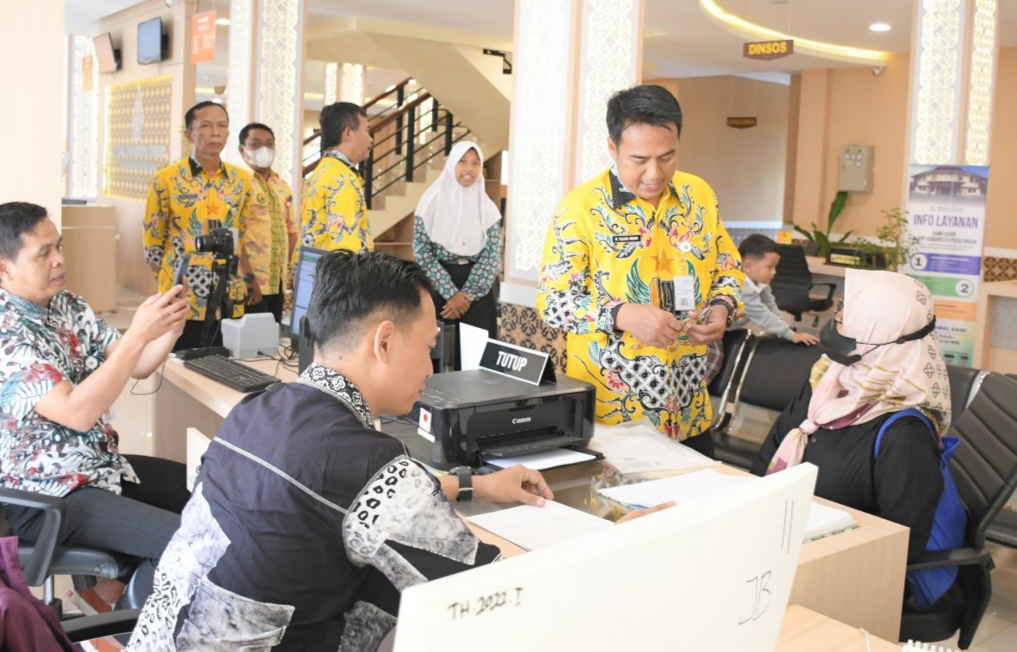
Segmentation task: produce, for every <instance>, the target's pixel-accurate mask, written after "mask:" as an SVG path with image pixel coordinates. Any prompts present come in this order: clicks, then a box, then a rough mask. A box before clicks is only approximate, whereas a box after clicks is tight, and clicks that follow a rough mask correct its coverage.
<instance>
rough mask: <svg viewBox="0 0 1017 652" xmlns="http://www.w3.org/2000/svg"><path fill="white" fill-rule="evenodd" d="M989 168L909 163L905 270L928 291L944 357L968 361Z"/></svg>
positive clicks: (964, 363) (962, 362)
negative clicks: (911, 242) (912, 245)
mask: <svg viewBox="0 0 1017 652" xmlns="http://www.w3.org/2000/svg"><path fill="white" fill-rule="evenodd" d="M988 187H989V168H988V167H987V166H973V165H938V166H930V165H912V166H911V185H910V193H909V197H908V232H909V234H910V235H911V236H913V237H915V238H916V239H917V241H918V244H917V247H916V252H913V253H912V254H911V258H910V260H909V268H908V269H907V270H906V271H907V272H908V273H909V274H911V276H914V277H915V278H917V279H918V280H920V281H921V282H922V283H924V284H925V285H926V286H928V288H929V290H930V291H932V295H933V297H934V298H935V301H936V318H937V328H936V331H937V332H938V333H939V341H940V345H941V346H942V349H943V356H944V357H945V358H946V362H948V363H950V364H956V365H960V366H965V367H967V366H970V365H971V357H972V353H973V351H974V343H975V315H976V312H977V306H978V284H979V283H980V282H981V279H982V244H983V241H984V234H985V199H986V193H987V192H988Z"/></svg>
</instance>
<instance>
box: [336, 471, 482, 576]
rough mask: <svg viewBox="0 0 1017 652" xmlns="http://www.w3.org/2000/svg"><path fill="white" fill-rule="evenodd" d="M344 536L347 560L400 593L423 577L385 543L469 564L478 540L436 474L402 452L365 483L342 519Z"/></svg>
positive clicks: (472, 562) (473, 556)
mask: <svg viewBox="0 0 1017 652" xmlns="http://www.w3.org/2000/svg"><path fill="white" fill-rule="evenodd" d="M343 538H344V540H345V541H344V543H345V544H346V552H347V555H348V556H349V558H350V561H352V562H353V563H354V564H356V565H358V566H367V565H371V566H374V567H375V568H377V569H378V570H380V571H381V572H382V573H384V575H385V577H387V578H388V580H389V581H390V582H392V584H393V585H394V586H395V587H396V588H397V589H399V590H400V591H402V590H403V589H405V588H407V587H410V586H413V585H415V584H420V583H421V582H426V581H427V578H426V577H424V576H423V575H422V574H421V573H420V571H418V570H417V569H416V568H414V566H413V564H412V563H411V562H410V561H408V560H407V559H405V558H404V557H403V556H402V555H400V554H399V553H398V552H396V551H395V550H393V549H392V548H391V547H390V546H388V545H386V542H387V541H393V542H396V543H400V544H403V545H406V546H408V547H411V548H415V549H417V550H425V551H427V552H430V553H434V554H436V555H441V556H443V557H446V558H448V559H452V560H455V561H457V562H460V563H463V564H469V565H473V564H474V563H475V559H476V555H477V538H476V537H475V536H473V534H472V533H471V532H470V531H469V529H468V528H467V527H466V525H465V524H464V523H463V521H462V519H460V518H459V516H457V515H456V513H455V511H454V510H453V509H452V506H451V505H450V504H449V503H448V502H446V501H445V500H444V496H443V495H442V493H441V487H440V486H439V485H438V483H437V482H436V481H435V479H434V477H433V476H431V475H429V474H428V473H427V472H426V471H424V470H423V469H422V468H420V466H419V465H417V464H416V463H415V462H413V461H412V460H411V459H410V458H408V457H406V456H405V455H401V456H399V457H397V458H396V459H394V460H392V462H390V463H389V464H387V465H385V468H384V469H382V470H381V471H379V472H378V473H377V475H375V477H374V478H373V479H372V480H371V482H369V483H367V486H366V487H365V488H364V490H363V491H362V492H361V493H360V495H359V496H358V497H357V500H356V501H354V503H353V507H352V508H350V512H349V514H347V516H346V518H345V519H344V520H343Z"/></svg>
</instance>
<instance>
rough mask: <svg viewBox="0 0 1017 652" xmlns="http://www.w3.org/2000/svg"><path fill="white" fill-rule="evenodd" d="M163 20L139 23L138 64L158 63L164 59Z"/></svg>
mask: <svg viewBox="0 0 1017 652" xmlns="http://www.w3.org/2000/svg"><path fill="white" fill-rule="evenodd" d="M162 46H163V37H162V18H159V17H156V18H153V19H151V20H146V21H145V22H143V23H138V64H139V65H145V64H148V63H158V62H159V61H162V57H163V47H162Z"/></svg>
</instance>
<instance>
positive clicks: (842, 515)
mask: <svg viewBox="0 0 1017 652" xmlns="http://www.w3.org/2000/svg"><path fill="white" fill-rule="evenodd" d="M758 481H759V478H757V477H755V476H746V475H727V474H724V473H718V472H716V471H711V470H710V469H704V470H702V471H695V472H693V473H686V474H684V475H676V476H674V477H671V478H663V479H661V480H650V481H648V482H639V483H636V484H627V485H623V486H620V487H611V488H609V489H598V490H597V491H598V493H600V494H601V495H603V496H606V497H607V498H610V499H611V500H614V501H615V502H618V503H621V504H623V505H627V506H628V507H631V508H633V509H642V508H644V507H653V506H654V505H659V504H660V503H664V502H667V501H669V500H673V501H675V502H676V503H678V504H681V503H685V502H688V501H690V500H696V499H699V498H703V497H709V496H711V495H713V494H716V493H717V492H720V491H724V490H725V489H728V488H730V487H735V486H739V485H743V484H746V483H751V482H758ZM856 525H857V523H855V519H854V517H852V516H851V514H849V513H848V512H845V511H844V510H841V509H836V508H834V507H828V506H826V505H821V504H820V503H817V502H815V501H812V504H811V505H810V506H809V517H808V518H807V519H806V521H805V539H804V540H805V541H811V540H812V539H818V538H820V537H823V536H826V535H828V534H833V533H835V532H841V531H842V530H847V529H850V528H852V527H855V526H856Z"/></svg>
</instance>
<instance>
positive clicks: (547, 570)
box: [395, 464, 816, 652]
mask: <svg viewBox="0 0 1017 652" xmlns="http://www.w3.org/2000/svg"><path fill="white" fill-rule="evenodd" d="M815 482H816V467H815V466H813V465H811V464H802V465H800V466H797V467H794V468H792V469H788V470H786V471H783V472H781V473H777V474H774V475H772V476H768V477H766V478H763V479H762V480H760V481H759V482H758V483H751V484H746V485H744V486H736V487H731V488H730V489H725V490H723V491H721V492H718V493H717V494H716V495H714V496H710V497H708V498H704V499H702V500H699V501H695V502H690V503H687V504H684V505H679V506H677V507H673V508H671V509H668V510H664V511H662V512H658V513H655V514H650V515H648V516H645V517H643V518H640V519H636V520H634V521H631V522H629V523H625V524H622V525H619V526H616V527H613V528H608V529H606V530H604V531H602V532H597V533H594V534H591V535H589V536H586V537H583V538H582V539H581V540H576V541H574V542H569V541H566V542H563V543H560V544H557V545H553V546H549V547H547V548H543V549H540V550H537V551H534V552H530V553H527V554H525V555H520V556H518V557H514V558H512V559H509V560H507V561H503V562H499V563H495V564H491V565H488V566H485V567H482V568H477V569H474V570H470V571H467V572H464V573H459V574H457V575H453V576H450V577H446V578H443V579H440V580H435V581H432V582H427V583H425V584H420V585H418V586H414V587H411V588H409V589H407V590H406V591H404V592H403V595H402V602H401V605H400V609H399V624H398V626H397V628H396V643H395V650H396V652H417V651H418V650H435V651H439V650H440V651H442V652H447V650H456V649H472V648H477V647H483V649H484V650H485V651H486V652H495V651H498V650H505V651H511V652H518V651H519V650H525V649H554V650H584V651H589V650H605V651H606V650H610V651H612V652H614V651H616V650H676V649H682V650H696V651H697V652H699V651H703V650H725V651H728V650H772V649H773V648H774V646H775V645H776V642H777V637H778V634H779V632H780V627H781V623H782V621H783V619H784V611H785V609H786V608H787V600H788V596H789V595H790V593H791V585H792V582H793V581H794V575H795V570H796V568H797V564H798V553H799V552H800V550H801V546H802V537H803V531H804V528H805V521H806V518H807V517H808V510H809V506H810V504H811V501H812V492H813V489H814V487H815Z"/></svg>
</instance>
